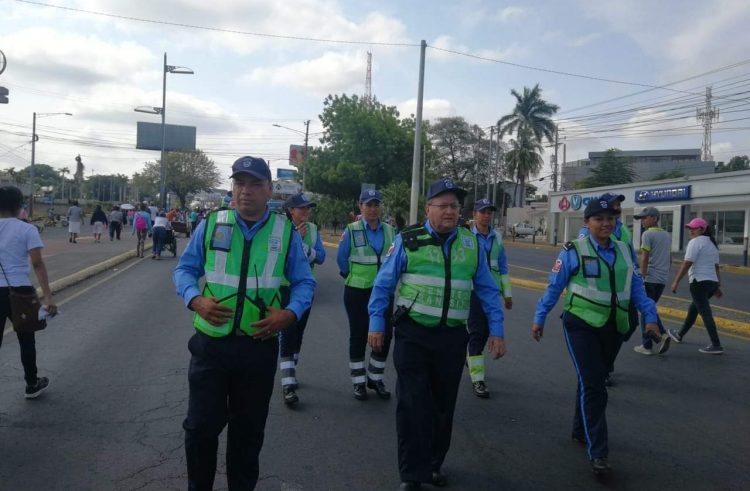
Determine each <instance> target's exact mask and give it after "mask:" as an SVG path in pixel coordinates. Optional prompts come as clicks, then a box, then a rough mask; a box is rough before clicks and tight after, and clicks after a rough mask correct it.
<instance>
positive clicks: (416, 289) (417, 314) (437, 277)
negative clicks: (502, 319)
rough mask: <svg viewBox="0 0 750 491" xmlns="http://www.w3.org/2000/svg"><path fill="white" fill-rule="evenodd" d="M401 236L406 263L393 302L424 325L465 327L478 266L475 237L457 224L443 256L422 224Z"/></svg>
mask: <svg viewBox="0 0 750 491" xmlns="http://www.w3.org/2000/svg"><path fill="white" fill-rule="evenodd" d="M401 236H402V238H403V239H404V251H405V252H406V259H407V266H406V271H405V272H404V273H403V274H402V275H401V287H400V288H399V291H398V300H397V301H396V305H400V306H401V305H402V306H404V307H406V308H408V309H409V317H411V318H412V319H413V320H414V321H415V322H417V323H418V324H421V325H423V326H425V327H437V326H443V327H445V326H447V327H461V326H465V325H466V320H467V319H468V318H469V307H470V303H471V291H472V290H473V288H474V276H475V275H476V272H477V267H478V266H479V253H480V245H479V241H478V240H477V237H476V236H475V235H474V234H473V233H472V232H470V231H469V230H466V229H464V228H463V227H459V228H458V229H457V235H456V237H455V239H454V240H453V243H452V244H451V247H450V254H449V255H448V256H446V255H445V254H444V252H443V246H442V244H441V243H440V242H439V241H438V239H436V238H435V237H433V236H432V235H430V234H429V233H428V232H427V229H425V228H424V227H422V226H419V227H418V228H413V229H411V230H409V229H407V230H404V231H403V232H402V233H401ZM410 236H411V239H410ZM410 244H413V246H412V245H410Z"/></svg>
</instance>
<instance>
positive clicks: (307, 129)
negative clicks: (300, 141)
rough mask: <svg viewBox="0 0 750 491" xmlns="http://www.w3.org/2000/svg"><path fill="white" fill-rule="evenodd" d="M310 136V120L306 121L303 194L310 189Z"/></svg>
mask: <svg viewBox="0 0 750 491" xmlns="http://www.w3.org/2000/svg"><path fill="white" fill-rule="evenodd" d="M308 136H310V120H309V119H308V120H307V121H305V150H304V152H305V153H304V155H305V160H304V162H305V163H304V167H303V168H302V191H303V192H304V191H306V190H307V187H308V182H307V163H308V159H307V138H308Z"/></svg>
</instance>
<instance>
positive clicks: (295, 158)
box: [289, 145, 305, 167]
mask: <svg viewBox="0 0 750 491" xmlns="http://www.w3.org/2000/svg"><path fill="white" fill-rule="evenodd" d="M304 161H305V147H304V146H302V145H289V165H291V166H292V167H299V165H300V164H301V163H303V162H304Z"/></svg>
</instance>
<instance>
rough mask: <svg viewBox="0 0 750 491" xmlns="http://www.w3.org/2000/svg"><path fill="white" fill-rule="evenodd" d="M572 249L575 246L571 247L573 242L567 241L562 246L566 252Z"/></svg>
mask: <svg viewBox="0 0 750 491" xmlns="http://www.w3.org/2000/svg"><path fill="white" fill-rule="evenodd" d="M574 247H575V246H574V245H573V241H568V242H566V243H565V244H564V245H563V249H565V250H566V251H569V250H571V249H573V248H574Z"/></svg>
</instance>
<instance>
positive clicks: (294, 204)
mask: <svg viewBox="0 0 750 491" xmlns="http://www.w3.org/2000/svg"><path fill="white" fill-rule="evenodd" d="M316 206H318V205H317V204H315V203H313V202H312V201H310V199H309V198H308V197H307V195H306V194H305V193H297V194H293V195H291V196H289V198H287V200H286V201H285V202H284V207H285V208H314V207H316Z"/></svg>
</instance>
